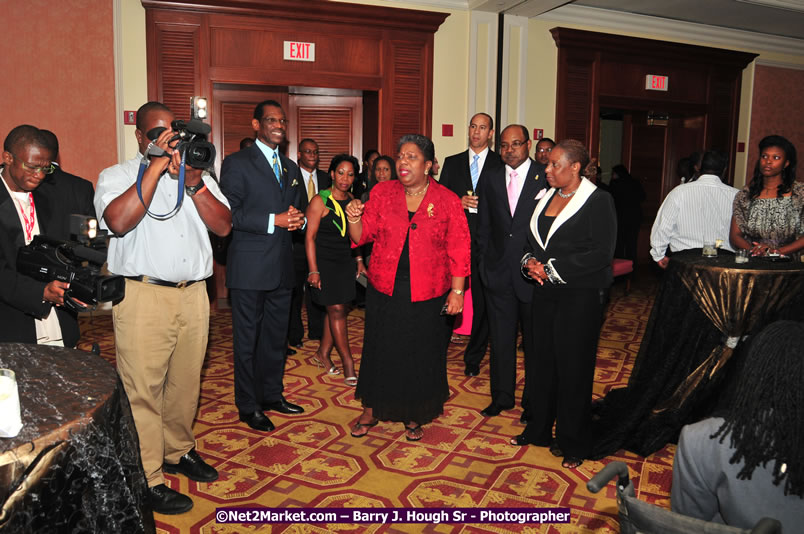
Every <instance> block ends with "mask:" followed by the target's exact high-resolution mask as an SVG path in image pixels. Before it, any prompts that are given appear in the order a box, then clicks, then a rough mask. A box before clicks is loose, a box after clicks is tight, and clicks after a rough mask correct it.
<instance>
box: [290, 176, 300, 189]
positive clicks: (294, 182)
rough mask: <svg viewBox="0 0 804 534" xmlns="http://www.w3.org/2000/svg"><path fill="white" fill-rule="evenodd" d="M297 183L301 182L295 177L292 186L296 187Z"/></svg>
mask: <svg viewBox="0 0 804 534" xmlns="http://www.w3.org/2000/svg"><path fill="white" fill-rule="evenodd" d="M297 185H299V182H298V181H296V179H295V178H294V179H293V183H292V184H290V187H296V186H297Z"/></svg>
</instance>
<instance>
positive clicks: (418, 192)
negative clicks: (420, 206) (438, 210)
mask: <svg viewBox="0 0 804 534" xmlns="http://www.w3.org/2000/svg"><path fill="white" fill-rule="evenodd" d="M428 187H430V182H427V184H426V185H425V186H424V187H423V188H422V190H421V191H416V192H415V193H409V192H408V190H407V189H405V194H406V195H408V196H409V197H418V196H421V195H423V194H424V193H425V191H427V188H428Z"/></svg>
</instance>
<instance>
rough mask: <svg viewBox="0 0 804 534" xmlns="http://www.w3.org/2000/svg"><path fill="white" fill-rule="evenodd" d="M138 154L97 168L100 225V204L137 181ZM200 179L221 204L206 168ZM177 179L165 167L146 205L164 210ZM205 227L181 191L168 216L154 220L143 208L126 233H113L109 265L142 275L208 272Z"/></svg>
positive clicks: (189, 276)
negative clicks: (172, 213) (123, 160)
mask: <svg viewBox="0 0 804 534" xmlns="http://www.w3.org/2000/svg"><path fill="white" fill-rule="evenodd" d="M141 161H142V155H141V154H137V156H136V157H134V158H132V159H130V160H128V161H125V162H123V163H119V164H117V165H114V166H113V167H109V168H108V169H105V170H103V171H102V172H101V173H100V177H98V185H97V187H96V188H95V212H96V213H97V214H98V220H99V221H100V226H101V228H104V229H107V230H108V229H109V226H108V225H107V224H106V220H105V219H104V218H103V215H104V211H105V210H106V207H107V206H108V205H109V204H110V203H111V202H112V201H113V200H114V199H116V198H117V197H118V196H120V195H121V194H122V193H123V192H124V191H126V189H128V188H129V187H131V186H132V184H134V183H136V181H137V173H138V171H139V167H140V162H141ZM202 179H203V181H204V183H205V184H206V186H207V189H209V191H210V193H212V194H213V195H214V196H215V198H217V199H218V200H220V201H221V202H222V203H223V204H224V205H225V206H226V207H229V202H228V201H227V200H226V197H225V196H224V195H223V193H221V190H220V187H218V183H217V182H216V181H215V180H214V179H213V178H212V177H211V176H209V175H208V174H206V173H204V175H203V176H202ZM177 196H178V181H177V180H175V179H173V178H172V177H171V176H170V175H169V174H168V173H165V174H163V175H162V176H161V177H160V178H159V182H158V184H157V187H156V192H154V197H153V200H152V201H151V205H150V206H149V208H148V210H149V211H150V212H151V213H155V214H159V215H161V214H164V213H168V212H170V211H171V210H172V209H173V207H174V206H175V205H176V198H177ZM208 232H209V231H208V230H207V226H206V224H204V221H203V220H201V216H200V215H199V214H198V210H196V208H195V203H194V202H193V200H192V199H191V198H190V197H189V196H187V195H185V196H184V201H183V202H182V205H181V208H179V210H178V211H177V212H176V213H175V214H174V215H173V216H171V217H170V218H168V219H164V220H160V219H157V218H154V217H152V216H151V215H148V214H147V213H146V214H145V216H144V217H143V218H142V220H141V221H140V222H139V223H137V225H136V226H135V227H134V228H132V229H131V230H130V231H129V232H128V233H126V234H122V235H116V234H115V235H113V236H112V238H111V239H110V241H109V254H108V262H109V271H111V272H112V273H114V274H119V275H122V276H140V275H146V276H150V277H152V278H158V279H160V280H165V281H168V282H181V281H182V280H203V279H205V278H209V277H210V276H212V246H211V245H210V242H209V233H208Z"/></svg>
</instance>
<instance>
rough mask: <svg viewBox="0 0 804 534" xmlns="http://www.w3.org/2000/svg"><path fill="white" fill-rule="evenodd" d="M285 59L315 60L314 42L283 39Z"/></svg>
mask: <svg viewBox="0 0 804 534" xmlns="http://www.w3.org/2000/svg"><path fill="white" fill-rule="evenodd" d="M285 60H286V61H315V43H301V42H297V41H285Z"/></svg>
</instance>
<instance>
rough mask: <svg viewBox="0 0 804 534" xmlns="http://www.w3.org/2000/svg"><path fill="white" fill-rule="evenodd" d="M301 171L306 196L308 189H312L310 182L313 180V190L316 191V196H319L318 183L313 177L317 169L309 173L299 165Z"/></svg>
mask: <svg viewBox="0 0 804 534" xmlns="http://www.w3.org/2000/svg"><path fill="white" fill-rule="evenodd" d="M299 170H300V171H301V175H302V179H303V180H304V193H303V194H304V196H307V191H308V189H307V188H308V187H310V180H313V189H314V190H315V192H316V194H318V181H317V180H315V178H314V177H313V176H314V173H315V172H316V171H315V169H313V170H312V171H308V170H307V169H305V168H303V167H302V166H301V165H299Z"/></svg>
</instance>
